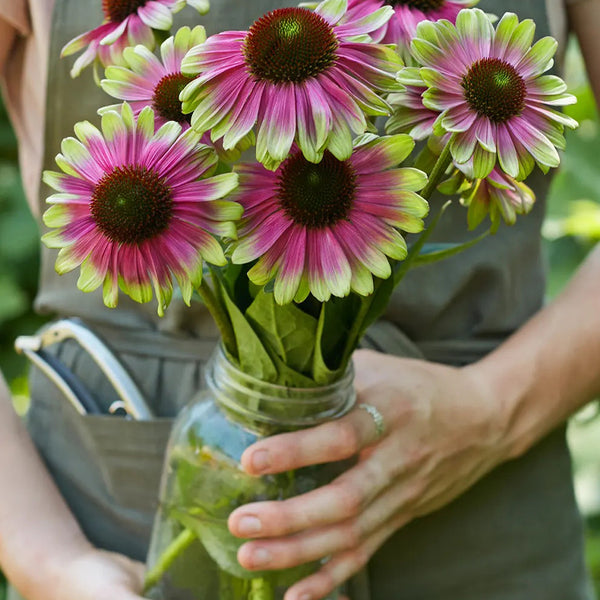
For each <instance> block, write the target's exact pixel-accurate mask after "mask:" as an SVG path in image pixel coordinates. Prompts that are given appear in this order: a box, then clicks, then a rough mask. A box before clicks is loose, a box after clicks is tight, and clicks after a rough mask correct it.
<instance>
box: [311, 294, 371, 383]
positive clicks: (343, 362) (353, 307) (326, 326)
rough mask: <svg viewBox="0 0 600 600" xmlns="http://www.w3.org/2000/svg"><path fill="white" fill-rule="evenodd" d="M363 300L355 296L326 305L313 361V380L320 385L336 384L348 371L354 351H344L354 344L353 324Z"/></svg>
mask: <svg viewBox="0 0 600 600" xmlns="http://www.w3.org/2000/svg"><path fill="white" fill-rule="evenodd" d="M363 300H364V299H363V298H360V299H359V297H358V296H356V295H355V294H351V295H350V296H347V297H345V298H332V299H331V300H329V301H328V302H325V303H324V304H323V305H322V307H321V314H320V315H319V323H318V326H317V334H316V340H315V354H314V359H313V377H314V379H315V381H316V382H317V383H319V384H325V385H326V384H329V383H332V382H333V381H336V380H337V379H339V378H340V377H341V376H342V374H343V373H344V371H345V370H346V367H347V362H348V360H349V359H350V356H351V352H350V353H348V354H346V353H345V352H344V349H345V348H346V347H347V346H348V344H349V343H351V341H350V340H349V339H348V337H349V336H350V335H352V331H353V327H352V325H353V323H354V322H355V320H356V318H357V315H358V312H359V310H360V306H361V303H362V302H363ZM357 341H358V340H357Z"/></svg>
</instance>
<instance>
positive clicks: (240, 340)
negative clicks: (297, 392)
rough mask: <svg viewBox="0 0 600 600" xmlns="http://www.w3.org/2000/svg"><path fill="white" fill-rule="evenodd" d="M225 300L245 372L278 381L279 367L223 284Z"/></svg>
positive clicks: (259, 377)
mask: <svg viewBox="0 0 600 600" xmlns="http://www.w3.org/2000/svg"><path fill="white" fill-rule="evenodd" d="M222 290H223V300H224V301H225V306H226V307H227V312H228V313H229V318H230V319H231V324H232V325H233V332H234V335H235V339H236V342H237V347H238V360H239V365H240V368H241V369H242V371H244V373H247V374H248V375H251V376H252V377H256V378H257V379H260V380H261V381H268V382H276V381H277V369H276V368H275V365H274V364H273V361H272V360H271V357H270V356H269V353H268V352H267V351H266V350H265V347H264V346H263V344H262V342H261V341H260V338H259V337H258V335H257V334H256V332H255V331H254V329H253V328H252V326H251V325H250V323H249V322H248V320H247V319H246V317H245V316H244V315H243V314H242V312H241V311H240V309H239V308H238V307H237V306H236V305H235V303H234V302H233V301H232V300H231V298H230V297H229V292H228V291H227V289H225V287H224V286H222Z"/></svg>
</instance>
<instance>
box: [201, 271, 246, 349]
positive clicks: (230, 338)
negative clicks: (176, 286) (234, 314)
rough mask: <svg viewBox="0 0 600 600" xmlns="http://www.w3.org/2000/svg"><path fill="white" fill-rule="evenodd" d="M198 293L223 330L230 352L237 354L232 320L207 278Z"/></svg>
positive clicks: (226, 346)
mask: <svg viewBox="0 0 600 600" xmlns="http://www.w3.org/2000/svg"><path fill="white" fill-rule="evenodd" d="M198 294H199V295H200V298H202V302H204V305H205V306H206V308H207V309H208V312H210V314H211V316H212V318H213V319H214V320H215V323H216V324H217V327H218V328H219V331H220V332H221V338H222V340H223V345H224V346H225V348H226V349H227V351H228V352H229V353H231V354H232V355H234V356H235V354H236V350H237V346H236V342H235V335H234V333H233V327H232V325H231V321H230V320H229V316H228V315H227V313H226V312H225V311H224V310H223V306H222V304H221V303H220V302H219V301H218V300H217V297H216V295H215V293H214V291H213V290H212V288H211V287H210V285H208V283H207V281H206V278H204V279H202V283H201V284H200V287H199V288H198Z"/></svg>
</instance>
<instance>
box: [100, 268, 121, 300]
mask: <svg viewBox="0 0 600 600" xmlns="http://www.w3.org/2000/svg"><path fill="white" fill-rule="evenodd" d="M102 299H103V300H104V304H105V305H106V306H108V308H116V307H117V304H118V302H119V286H118V282H117V279H116V277H115V276H114V275H113V274H112V273H111V272H110V271H109V272H108V273H107V274H106V277H105V279H104V285H103V286H102Z"/></svg>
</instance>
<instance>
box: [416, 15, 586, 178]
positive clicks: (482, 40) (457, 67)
mask: <svg viewBox="0 0 600 600" xmlns="http://www.w3.org/2000/svg"><path fill="white" fill-rule="evenodd" d="M534 33H535V24H534V23H533V21H531V20H530V19H526V20H524V21H522V22H520V23H519V19H518V17H517V16H516V15H514V14H512V13H506V14H505V15H504V16H503V17H502V19H501V20H500V22H499V23H498V26H497V28H496V30H495V31H494V27H493V25H492V23H491V22H490V20H489V18H488V17H487V16H486V15H485V13H484V12H483V11H481V10H479V9H471V10H463V11H461V12H460V13H459V15H458V17H457V19H456V26H455V25H453V24H452V23H450V22H449V21H445V20H442V21H437V22H436V23H432V22H429V21H424V22H422V23H420V24H419V26H418V27H417V37H416V38H415V39H414V40H413V43H412V52H413V55H414V56H415V58H416V59H417V60H418V61H419V62H420V63H421V64H422V65H424V67H423V68H422V69H421V76H422V78H423V80H424V81H425V83H426V84H427V86H428V89H427V91H426V92H425V93H424V94H423V103H424V104H425V106H426V107H427V108H430V109H432V110H436V111H439V112H440V115H439V117H438V119H437V121H436V124H435V126H434V130H435V133H436V134H438V135H442V134H443V133H446V132H452V133H454V134H455V135H454V136H453V138H452V140H451V152H452V156H453V158H454V160H455V162H457V163H459V164H460V163H465V162H467V161H468V160H469V159H470V158H471V157H473V161H474V165H473V166H474V171H475V176H476V177H477V178H484V177H486V176H487V175H488V174H489V173H490V172H491V170H492V169H493V168H494V166H495V165H496V162H497V160H498V161H499V163H500V166H501V168H502V170H503V171H504V172H505V173H507V174H508V175H510V176H511V177H514V178H517V179H519V180H522V179H524V178H525V177H526V176H527V175H528V174H529V173H530V172H531V170H532V169H533V166H534V164H535V163H537V164H538V165H539V167H540V168H541V169H542V170H543V171H547V170H548V169H549V168H550V167H556V166H558V164H559V162H560V158H559V155H558V152H557V150H556V147H558V148H563V147H564V136H563V130H564V126H565V125H566V126H568V127H576V126H577V122H576V121H574V120H573V119H571V118H570V117H567V116H566V115H564V114H562V113H561V112H558V111H556V110H553V109H552V108H551V107H552V106H561V105H566V104H571V103H573V102H575V98H574V97H573V96H572V95H570V94H566V93H565V90H566V85H565V83H564V82H563V81H562V80H561V79H560V78H558V77H556V76H553V75H542V73H544V72H545V71H547V70H548V69H549V68H550V67H551V66H552V64H553V61H552V57H553V56H554V53H555V52H556V47H557V42H556V40H554V39H553V38H551V37H545V38H543V39H541V40H539V41H538V42H536V43H535V45H533V46H532V45H531V44H532V41H533V36H534Z"/></svg>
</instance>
